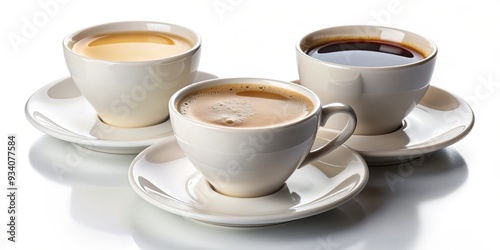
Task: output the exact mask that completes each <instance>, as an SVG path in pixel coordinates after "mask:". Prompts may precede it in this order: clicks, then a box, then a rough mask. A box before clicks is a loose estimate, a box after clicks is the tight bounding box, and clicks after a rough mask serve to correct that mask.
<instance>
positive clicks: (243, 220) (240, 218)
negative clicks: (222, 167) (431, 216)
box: [128, 136, 369, 227]
mask: <svg viewBox="0 0 500 250" xmlns="http://www.w3.org/2000/svg"><path fill="white" fill-rule="evenodd" d="M175 140H176V139H175V136H169V137H167V138H164V139H163V140H161V141H159V142H157V143H155V144H153V145H151V146H150V147H148V148H146V149H145V150H143V151H142V152H141V153H139V154H138V155H137V156H136V157H135V158H134V160H133V161H132V162H131V164H130V167H129V171H128V179H129V182H130V185H131V187H132V189H133V190H134V191H135V193H137V194H138V195H139V196H140V197H141V198H142V199H143V200H145V201H146V202H148V203H150V204H152V205H154V206H156V207H158V208H160V209H162V210H165V211H167V212H170V213H172V214H176V215H179V216H182V217H185V218H189V219H193V220H197V221H201V222H204V223H208V224H214V225H220V226H229V227H260V226H269V225H275V224H280V223H286V222H290V221H294V220H298V219H303V218H306V217H310V216H314V215H317V214H320V213H323V212H326V211H329V210H331V209H334V208H336V207H338V206H341V205H342V204H344V203H346V202H348V201H349V200H351V199H353V198H354V197H356V196H357V195H358V194H359V193H360V192H361V191H362V190H363V189H364V187H365V186H366V184H367V182H368V179H369V169H368V165H367V163H366V161H365V160H364V159H363V157H362V156H361V155H360V154H359V153H357V152H356V151H354V150H353V149H351V148H349V147H348V146H346V145H341V146H339V148H340V147H342V148H343V149H344V150H347V151H348V152H349V153H350V154H351V155H353V156H354V157H355V158H356V160H357V161H359V166H357V167H359V168H361V170H360V171H359V172H358V174H359V175H360V180H359V182H358V184H357V185H356V187H355V188H353V189H352V190H351V191H350V192H349V193H348V194H346V195H345V196H343V197H341V198H340V199H336V200H334V201H332V200H331V197H332V196H330V199H328V198H323V199H322V200H321V201H313V202H310V204H309V206H310V205H311V204H314V205H315V206H314V207H311V208H309V209H307V208H306V209H304V208H302V209H300V210H298V211H293V212H291V213H281V214H276V213H272V214H270V215H266V214H259V215H246V216H244V215H221V214H215V215H214V214H208V213H197V212H195V211H190V210H182V209H180V208H179V207H176V206H169V204H166V203H163V202H161V201H159V200H157V199H155V198H153V197H151V196H150V195H148V194H147V193H145V192H144V191H143V189H142V188H141V187H140V186H138V185H137V183H136V181H135V179H136V175H134V169H135V168H136V167H137V162H138V161H139V160H141V159H143V158H144V157H145V156H146V155H147V154H148V153H149V152H150V151H153V150H155V149H156V148H158V147H161V146H162V145H163V144H168V143H173V142H175ZM335 150H338V149H335ZM335 150H334V151H335ZM332 152H333V151H332ZM160 164H161V163H160ZM346 167H349V166H346ZM352 167H354V166H352ZM193 168H194V167H193ZM197 172H198V171H197V170H196V169H193V173H192V174H195V173H197ZM183 190H184V191H185V192H186V194H188V192H187V191H186V190H185V189H183ZM190 199H192V198H190ZM193 201H194V200H193ZM174 202H175V201H174ZM318 204H320V205H318ZM183 205H184V206H185V204H183ZM304 205H305V206H307V205H308V204H307V203H305V204H303V205H302V206H304ZM208 212H209V211H208Z"/></svg>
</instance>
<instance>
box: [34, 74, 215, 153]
mask: <svg viewBox="0 0 500 250" xmlns="http://www.w3.org/2000/svg"><path fill="white" fill-rule="evenodd" d="M215 77H216V76H215V75H212V74H209V73H206V72H201V71H198V73H197V74H196V78H195V80H194V82H196V81H201V80H206V79H211V78H215ZM165 108H167V107H165ZM25 114H26V117H27V118H28V121H29V122H30V123H31V124H32V125H33V126H35V127H36V128H37V129H39V130H40V131H42V132H44V133H46V134H48V135H50V136H52V137H55V138H58V139H61V140H64V141H68V142H72V143H76V144H78V145H80V146H82V147H85V148H88V149H92V150H95V151H100V152H105V153H117V154H137V153H139V152H141V151H142V150H144V149H145V148H146V147H148V146H150V145H152V144H154V143H155V142H158V141H159V140H161V139H163V138H165V137H167V136H169V135H172V134H173V132H172V126H171V124H170V121H168V120H167V121H165V122H163V123H161V124H158V125H154V126H150V127H144V128H118V127H113V126H109V125H107V124H105V123H103V122H102V121H101V119H99V117H98V116H97V113H96V112H95V110H94V109H93V108H92V106H90V104H89V103H88V102H87V101H86V100H85V99H84V98H83V96H82V94H81V93H80V91H79V90H78V89H77V88H76V86H75V84H74V83H73V80H72V79H71V78H70V77H66V78H62V79H59V80H56V81H54V82H51V83H49V84H47V85H45V86H44V87H42V88H41V89H39V90H38V91H36V92H35V93H34V94H33V95H32V96H31V97H30V98H29V99H28V101H27V103H26V107H25Z"/></svg>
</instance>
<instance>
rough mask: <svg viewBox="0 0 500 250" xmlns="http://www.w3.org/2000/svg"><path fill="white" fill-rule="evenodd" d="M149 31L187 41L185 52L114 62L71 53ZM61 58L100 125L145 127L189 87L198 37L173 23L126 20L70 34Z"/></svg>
mask: <svg viewBox="0 0 500 250" xmlns="http://www.w3.org/2000/svg"><path fill="white" fill-rule="evenodd" d="M127 31H154V32H164V33H170V34H174V35H177V36H180V37H183V38H185V39H187V40H188V41H189V42H190V43H191V44H192V45H193V46H192V48H191V49H189V50H187V51H185V52H182V53H180V54H177V55H173V56H170V57H166V58H161V59H156V60H146V61H132V62H117V61H107V60H99V59H93V58H89V57H85V56H82V55H80V54H78V53H75V52H74V51H73V50H72V47H73V46H74V44H75V43H76V42H77V41H79V40H80V39H82V38H85V37H89V36H93V35H98V34H103V33H113V32H127ZM63 48H64V57H65V60H66V64H67V67H68V69H69V72H70V75H71V77H72V79H73V81H74V82H75V85H76V86H77V87H78V89H79V90H80V91H81V92H82V95H83V96H84V97H85V99H86V100H87V101H88V102H89V103H90V104H91V105H92V107H93V108H94V109H95V110H96V112H97V114H98V116H99V117H100V118H101V120H103V122H105V123H107V124H109V125H112V126H116V127H147V126H152V125H155V124H159V123H161V122H163V121H165V120H166V119H167V118H168V108H167V107H168V100H169V98H170V97H171V96H172V94H173V93H174V92H175V91H177V90H179V89H180V88H182V87H184V86H186V85H188V84H190V83H192V81H193V79H194V77H195V75H196V72H197V69H198V64H199V60H200V53H201V37H200V35H199V34H198V33H196V32H194V31H192V30H190V29H188V28H185V27H182V26H179V25H175V24H168V23H158V22H145V21H131V22H117V23H108V24H102V25H98V26H93V27H90V28H85V29H82V30H79V31H76V32H74V33H72V34H70V35H69V36H67V37H66V38H64V40H63Z"/></svg>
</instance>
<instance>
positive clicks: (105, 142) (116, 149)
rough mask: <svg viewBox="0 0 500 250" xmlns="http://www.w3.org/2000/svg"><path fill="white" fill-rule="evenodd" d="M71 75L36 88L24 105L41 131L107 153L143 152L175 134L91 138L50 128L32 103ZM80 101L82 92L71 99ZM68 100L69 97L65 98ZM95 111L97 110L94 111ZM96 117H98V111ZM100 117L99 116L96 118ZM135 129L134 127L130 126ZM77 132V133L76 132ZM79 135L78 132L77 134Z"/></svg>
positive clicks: (26, 112)
mask: <svg viewBox="0 0 500 250" xmlns="http://www.w3.org/2000/svg"><path fill="white" fill-rule="evenodd" d="M70 78H71V77H70V76H65V77H61V78H59V79H57V80H54V81H51V82H50V83H48V84H45V85H44V86H42V87H41V88H39V89H38V90H36V91H35V92H34V93H33V94H31V96H30V97H29V98H28V100H27V101H26V103H25V105H24V114H25V116H26V118H27V120H28V121H29V122H30V123H31V125H33V126H34V127H35V128H37V129H38V130H40V131H41V132H43V133H45V134H47V135H49V136H52V137H54V138H57V139H60V140H63V141H67V142H71V143H75V144H78V145H80V146H82V147H84V148H87V149H90V150H95V151H100V152H107V153H122V154H134V153H139V152H141V151H142V150H143V149H144V148H146V147H148V146H150V145H152V144H154V143H156V142H158V141H159V140H162V139H164V138H165V137H166V136H170V135H172V134H173V131H172V130H170V131H167V132H166V133H165V134H164V135H162V136H161V137H158V138H149V139H139V140H110V139H101V138H91V137H86V136H85V135H82V137H78V136H71V135H68V134H64V133H60V132H59V131H57V130H53V129H50V128H48V127H46V126H44V125H42V124H40V123H39V122H37V120H36V119H35V118H33V116H32V112H30V104H31V103H32V102H33V98H34V97H35V96H36V95H38V94H43V93H42V92H44V91H46V90H48V89H50V88H51V87H53V86H55V85H56V84H59V83H61V82H63V81H65V80H67V79H70ZM77 98H78V101H84V100H85V99H83V96H82V95H81V94H80V95H79V96H77V97H74V98H71V99H77ZM65 100H68V99H65ZM94 112H95V111H94ZM95 114H96V117H97V113H95ZM96 119H98V118H96ZM167 123H170V120H169V119H167V120H166V121H164V122H162V123H160V124H157V125H153V126H160V125H163V124H167ZM108 126H110V127H113V126H111V125H108ZM130 129H134V128H130ZM139 129H144V128H139ZM75 134H76V133H75ZM77 135H78V134H77Z"/></svg>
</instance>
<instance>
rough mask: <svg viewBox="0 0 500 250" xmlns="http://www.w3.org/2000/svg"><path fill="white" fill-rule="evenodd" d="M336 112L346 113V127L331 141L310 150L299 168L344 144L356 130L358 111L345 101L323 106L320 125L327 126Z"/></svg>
mask: <svg viewBox="0 0 500 250" xmlns="http://www.w3.org/2000/svg"><path fill="white" fill-rule="evenodd" d="M335 114H346V115H347V116H348V117H347V124H346V125H345V127H344V128H343V129H342V131H340V133H339V134H338V135H337V136H336V137H335V138H333V139H332V140H331V141H330V142H328V143H327V144H325V145H323V146H322V147H320V148H318V149H316V150H313V151H311V152H309V154H308V155H307V156H306V158H305V159H304V160H303V161H302V163H301V164H300V166H299V168H301V167H303V166H305V165H307V164H309V163H310V162H312V161H314V160H316V159H318V158H320V157H322V156H324V155H326V154H328V153H330V152H332V151H333V150H334V149H336V148H337V147H339V146H340V145H342V144H343V143H344V142H345V141H347V139H349V137H350V136H351V135H352V133H353V132H354V129H356V123H357V117H356V113H355V112H354V110H353V109H352V108H351V106H349V105H347V104H343V103H331V104H328V105H325V106H323V107H322V110H321V118H320V119H321V120H320V123H319V125H320V126H321V127H323V126H325V124H326V121H328V119H330V117H332V116H333V115H335Z"/></svg>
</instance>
